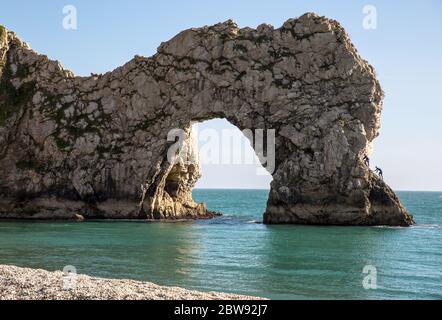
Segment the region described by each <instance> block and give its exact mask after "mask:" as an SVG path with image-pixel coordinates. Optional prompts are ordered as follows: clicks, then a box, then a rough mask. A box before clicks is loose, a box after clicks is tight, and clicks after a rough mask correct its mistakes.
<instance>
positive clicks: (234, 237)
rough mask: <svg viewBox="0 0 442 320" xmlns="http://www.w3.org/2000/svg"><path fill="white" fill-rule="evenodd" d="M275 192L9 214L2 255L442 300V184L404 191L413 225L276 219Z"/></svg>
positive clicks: (50, 263)
mask: <svg viewBox="0 0 442 320" xmlns="http://www.w3.org/2000/svg"><path fill="white" fill-rule="evenodd" d="M267 193H268V192H267V191H264V190H195V191H194V197H195V199H196V200H198V201H203V202H206V204H207V205H208V207H209V208H210V209H212V210H217V211H221V212H224V216H222V217H220V218H216V219H213V220H209V221H196V222H185V223H145V222H110V221H109V222H106V221H100V222H85V223H74V222H23V221H21V222H6V221H3V222H0V264H14V265H19V266H26V267H38V268H44V269H48V270H57V269H58V270H61V269H63V267H64V266H65V265H74V266H75V267H76V268H77V271H78V272H79V273H86V274H90V275H96V276H103V277H112V278H132V279H139V280H147V281H152V282H155V283H158V284H161V285H172V286H180V287H185V288H190V289H198V290H204V291H211V290H215V291H225V292H235V293H241V294H251V295H257V296H264V297H269V298H275V299H442V270H441V266H442V229H441V225H442V193H441V192H439V193H437V192H399V196H400V198H401V199H402V201H403V202H404V204H405V205H406V206H407V208H408V209H409V210H410V212H412V213H413V214H414V216H415V219H416V221H417V225H416V226H414V227H411V228H388V227H313V226H312V227H309V226H266V225H263V224H261V223H260V221H261V220H262V213H263V212H264V209H265V204H266V200H267ZM365 265H373V266H375V267H376V270H377V289H369V290H367V289H364V288H363V286H362V281H363V279H364V277H365V276H366V274H363V273H362V270H363V268H364V266H365Z"/></svg>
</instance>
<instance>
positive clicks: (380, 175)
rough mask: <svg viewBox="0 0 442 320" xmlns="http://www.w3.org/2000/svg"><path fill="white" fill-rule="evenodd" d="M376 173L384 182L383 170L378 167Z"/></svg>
mask: <svg viewBox="0 0 442 320" xmlns="http://www.w3.org/2000/svg"><path fill="white" fill-rule="evenodd" d="M374 172H376V173H377V174H378V175H379V177H381V179H382V180H384V173H383V171H382V169H381V168H379V167H376V169H375V171H374Z"/></svg>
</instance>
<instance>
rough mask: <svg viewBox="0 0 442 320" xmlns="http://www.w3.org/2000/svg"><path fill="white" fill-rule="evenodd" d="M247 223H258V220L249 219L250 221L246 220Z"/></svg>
mask: <svg viewBox="0 0 442 320" xmlns="http://www.w3.org/2000/svg"><path fill="white" fill-rule="evenodd" d="M246 223H258V221H256V220H249V221H246Z"/></svg>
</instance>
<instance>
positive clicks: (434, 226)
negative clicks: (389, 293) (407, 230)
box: [410, 224, 440, 229]
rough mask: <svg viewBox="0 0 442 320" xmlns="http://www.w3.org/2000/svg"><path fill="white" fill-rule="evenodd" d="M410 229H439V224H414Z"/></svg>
mask: <svg viewBox="0 0 442 320" xmlns="http://www.w3.org/2000/svg"><path fill="white" fill-rule="evenodd" d="M410 227H411V228H426V229H427V228H428V229H439V228H440V225H439V224H414V225H412V226H410Z"/></svg>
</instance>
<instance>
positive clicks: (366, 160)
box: [364, 155, 370, 168]
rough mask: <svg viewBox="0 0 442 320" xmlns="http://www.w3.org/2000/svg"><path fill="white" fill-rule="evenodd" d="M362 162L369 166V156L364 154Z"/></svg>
mask: <svg viewBox="0 0 442 320" xmlns="http://www.w3.org/2000/svg"><path fill="white" fill-rule="evenodd" d="M364 162H365V165H366V166H367V167H369V168H370V158H369V157H368V156H367V155H364Z"/></svg>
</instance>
